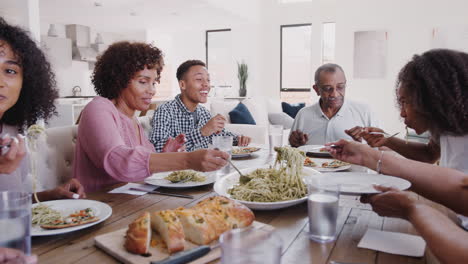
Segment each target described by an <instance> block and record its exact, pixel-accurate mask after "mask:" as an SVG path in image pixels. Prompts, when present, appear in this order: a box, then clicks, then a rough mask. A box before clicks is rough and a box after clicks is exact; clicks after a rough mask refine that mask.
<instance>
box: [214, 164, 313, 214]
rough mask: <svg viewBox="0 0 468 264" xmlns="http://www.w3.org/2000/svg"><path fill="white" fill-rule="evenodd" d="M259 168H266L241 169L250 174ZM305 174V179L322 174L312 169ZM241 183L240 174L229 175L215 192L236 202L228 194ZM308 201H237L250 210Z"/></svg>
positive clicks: (218, 184) (220, 180) (243, 172)
mask: <svg viewBox="0 0 468 264" xmlns="http://www.w3.org/2000/svg"><path fill="white" fill-rule="evenodd" d="M258 168H265V166H264V167H254V168H246V169H241V170H240V171H241V173H242V174H244V175H245V174H248V173H250V172H252V171H254V170H256V169H258ZM303 174H304V179H308V178H309V177H311V176H312V175H314V174H320V172H318V171H316V170H314V169H312V168H307V167H305V168H304V170H303ZM238 183H239V174H238V173H237V172H232V173H229V174H228V175H226V176H224V177H222V178H220V179H219V180H218V181H216V183H215V185H214V191H215V192H216V193H218V194H219V195H222V196H226V197H229V198H231V199H233V200H236V199H234V198H232V197H231V195H230V194H229V193H228V190H229V189H231V188H232V187H233V186H234V185H236V184H238ZM305 200H307V196H305V197H302V198H300V199H295V200H289V201H281V202H271V203H268V202H247V201H242V200H236V201H238V202H240V203H242V204H244V205H245V206H247V207H249V208H250V209H254V210H275V209H281V208H285V207H290V206H293V205H296V204H299V203H302V202H304V201H305Z"/></svg>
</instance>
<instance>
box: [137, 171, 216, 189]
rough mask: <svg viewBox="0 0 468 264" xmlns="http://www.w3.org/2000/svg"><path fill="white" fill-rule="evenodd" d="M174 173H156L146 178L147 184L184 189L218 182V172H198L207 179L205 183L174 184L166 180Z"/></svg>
mask: <svg viewBox="0 0 468 264" xmlns="http://www.w3.org/2000/svg"><path fill="white" fill-rule="evenodd" d="M172 172H173V171H166V172H159V173H154V174H153V175H152V176H150V177H148V178H146V179H145V182H146V183H148V184H151V185H156V186H161V187H165V188H176V189H183V188H191V187H197V186H203V185H208V184H211V183H213V182H215V181H216V172H200V171H198V173H200V174H202V175H203V176H205V177H206V179H205V181H203V182H192V181H188V182H182V183H172V182H171V181H169V180H166V179H164V178H165V177H167V176H168V175H169V174H171V173H172Z"/></svg>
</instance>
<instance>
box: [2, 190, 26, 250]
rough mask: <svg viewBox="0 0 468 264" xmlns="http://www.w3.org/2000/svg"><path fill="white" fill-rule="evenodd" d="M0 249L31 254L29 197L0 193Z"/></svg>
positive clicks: (24, 193)
mask: <svg viewBox="0 0 468 264" xmlns="http://www.w3.org/2000/svg"><path fill="white" fill-rule="evenodd" d="M0 247H6V248H15V249H18V250H21V251H22V252H23V253H24V254H26V255H30V254H31V195H30V194H29V193H26V192H15V191H3V192H0Z"/></svg>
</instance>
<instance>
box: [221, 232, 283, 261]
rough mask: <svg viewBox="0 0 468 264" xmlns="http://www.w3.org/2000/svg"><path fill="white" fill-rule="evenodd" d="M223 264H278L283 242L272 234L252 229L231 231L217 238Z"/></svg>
mask: <svg viewBox="0 0 468 264" xmlns="http://www.w3.org/2000/svg"><path fill="white" fill-rule="evenodd" d="M219 242H220V244H221V251H222V255H221V263H223V264H244V263H249V264H280V263H281V250H282V246H283V242H282V240H281V238H280V237H279V236H278V235H277V234H275V233H274V232H271V231H268V230H262V229H257V228H254V227H247V228H238V229H232V230H230V231H227V232H225V233H224V234H222V235H221V237H220V238H219Z"/></svg>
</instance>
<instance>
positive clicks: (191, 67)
mask: <svg viewBox="0 0 468 264" xmlns="http://www.w3.org/2000/svg"><path fill="white" fill-rule="evenodd" d="M177 80H179V86H180V91H181V93H180V94H179V95H177V96H176V98H175V99H174V100H172V101H169V102H167V103H165V104H163V105H161V106H160V107H159V108H158V109H157V110H156V111H155V113H154V116H153V120H152V127H153V129H152V131H151V135H150V141H151V142H152V143H153V144H154V147H155V149H156V151H157V152H161V151H162V149H163V147H164V144H165V143H166V142H167V140H168V139H169V138H175V137H178V138H179V139H180V138H181V136H180V135H185V138H186V150H187V151H194V150H196V149H200V148H207V147H208V144H210V143H211V140H212V137H213V136H214V135H220V136H232V137H233V140H234V145H238V146H246V145H248V144H249V143H250V141H251V139H250V138H249V137H246V136H238V135H235V134H233V133H231V132H229V131H226V130H225V129H224V125H225V123H226V118H225V117H224V116H222V115H220V114H217V115H216V116H214V117H212V116H211V114H210V112H209V111H208V110H207V109H206V108H205V107H203V106H201V105H199V104H200V103H206V101H207V98H208V93H209V91H210V75H209V73H208V70H207V69H206V67H205V63H204V62H202V61H199V60H188V61H186V62H184V63H182V64H181V65H180V66H179V68H177Z"/></svg>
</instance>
